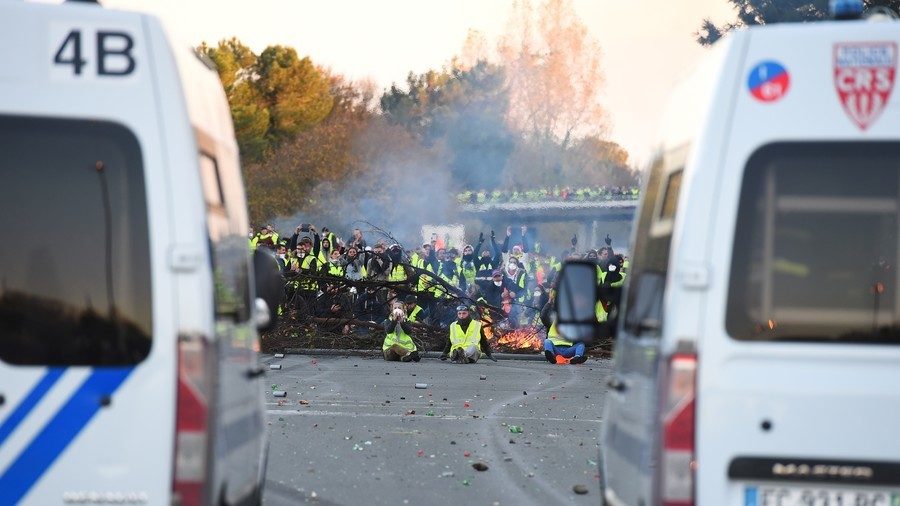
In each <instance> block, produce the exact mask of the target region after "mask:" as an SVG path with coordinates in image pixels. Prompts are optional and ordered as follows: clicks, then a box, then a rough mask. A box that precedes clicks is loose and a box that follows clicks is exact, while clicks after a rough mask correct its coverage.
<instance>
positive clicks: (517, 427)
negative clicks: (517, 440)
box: [509, 425, 522, 434]
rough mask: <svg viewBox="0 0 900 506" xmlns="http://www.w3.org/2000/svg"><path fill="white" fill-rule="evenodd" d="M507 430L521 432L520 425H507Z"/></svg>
mask: <svg viewBox="0 0 900 506" xmlns="http://www.w3.org/2000/svg"><path fill="white" fill-rule="evenodd" d="M509 431H510V432H512V433H513V434H521V433H522V427H520V426H518V425H510V426H509Z"/></svg>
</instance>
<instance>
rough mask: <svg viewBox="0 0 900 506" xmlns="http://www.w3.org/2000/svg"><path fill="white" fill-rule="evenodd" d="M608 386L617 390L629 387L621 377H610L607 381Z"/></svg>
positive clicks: (620, 390)
mask: <svg viewBox="0 0 900 506" xmlns="http://www.w3.org/2000/svg"><path fill="white" fill-rule="evenodd" d="M606 386H608V387H609V388H612V389H613V390H615V391H616V392H624V391H625V390H626V389H627V388H628V387H627V386H625V383H624V382H622V381H619V378H615V377H613V378H610V379H609V381H607V382H606Z"/></svg>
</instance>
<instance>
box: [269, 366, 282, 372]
mask: <svg viewBox="0 0 900 506" xmlns="http://www.w3.org/2000/svg"><path fill="white" fill-rule="evenodd" d="M269 369H270V370H273V371H280V370H281V364H269Z"/></svg>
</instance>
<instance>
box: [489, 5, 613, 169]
mask: <svg viewBox="0 0 900 506" xmlns="http://www.w3.org/2000/svg"><path fill="white" fill-rule="evenodd" d="M498 53H499V55H500V62H501V64H502V65H503V66H504V67H505V68H506V73H507V78H508V85H509V93H510V109H509V116H510V120H511V122H512V124H513V125H514V126H515V127H516V128H517V129H518V130H521V131H522V132H524V133H525V134H526V135H527V136H529V137H530V138H533V139H536V140H538V141H540V142H544V141H554V142H555V143H556V144H558V145H559V147H560V149H562V150H563V151H565V149H566V148H568V147H569V144H570V143H571V142H572V140H573V139H574V138H576V137H580V136H585V135H597V134H600V133H602V131H603V125H604V122H605V118H606V111H605V110H604V108H603V107H602V106H601V104H600V92H601V90H602V87H603V83H604V78H603V72H602V70H601V68H600V46H599V45H598V44H597V42H596V41H595V40H593V39H592V38H591V37H590V36H589V35H588V32H587V27H586V26H585V25H584V23H583V22H582V21H581V19H580V18H579V17H578V14H577V13H576V12H575V9H574V8H573V6H572V2H571V0H544V2H543V3H542V4H540V5H539V6H538V8H537V11H536V12H535V9H534V8H533V6H532V4H531V1H530V0H517V1H516V2H515V3H514V5H513V14H512V16H511V18H510V21H509V23H508V25H507V28H506V32H505V34H504V36H503V37H502V38H501V40H500V43H499V45H498Z"/></svg>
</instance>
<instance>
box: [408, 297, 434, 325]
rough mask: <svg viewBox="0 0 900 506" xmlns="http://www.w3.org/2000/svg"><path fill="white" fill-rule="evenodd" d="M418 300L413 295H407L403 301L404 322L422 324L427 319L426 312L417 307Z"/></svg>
mask: <svg viewBox="0 0 900 506" xmlns="http://www.w3.org/2000/svg"><path fill="white" fill-rule="evenodd" d="M418 302H419V299H418V298H417V297H416V296H415V295H407V296H406V298H405V299H403V306H404V309H405V310H406V315H407V316H406V320H407V321H410V322H413V323H422V322H424V321H425V318H428V312H427V311H425V310H424V309H422V308H421V307H420V306H419V305H418Z"/></svg>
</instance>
